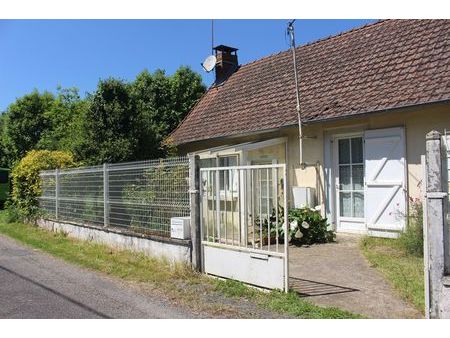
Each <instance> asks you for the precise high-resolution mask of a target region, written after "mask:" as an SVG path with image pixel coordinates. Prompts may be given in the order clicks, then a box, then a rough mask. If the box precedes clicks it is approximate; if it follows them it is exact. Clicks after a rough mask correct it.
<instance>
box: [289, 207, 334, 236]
mask: <svg viewBox="0 0 450 338" xmlns="http://www.w3.org/2000/svg"><path fill="white" fill-rule="evenodd" d="M288 217H289V234H288V238H289V239H290V241H291V242H292V243H293V244H308V245H309V244H314V243H328V242H333V241H334V240H335V238H336V235H335V233H334V232H333V231H332V230H328V223H327V219H326V218H324V217H322V215H321V214H320V208H318V207H317V208H314V209H311V208H306V207H305V208H300V209H290V210H289V213H288Z"/></svg>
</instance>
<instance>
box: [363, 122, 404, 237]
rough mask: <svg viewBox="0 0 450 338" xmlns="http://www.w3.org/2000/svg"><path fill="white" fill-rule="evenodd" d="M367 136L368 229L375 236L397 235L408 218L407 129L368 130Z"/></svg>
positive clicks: (365, 135) (366, 205) (366, 194)
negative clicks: (405, 131) (405, 130)
mask: <svg viewBox="0 0 450 338" xmlns="http://www.w3.org/2000/svg"><path fill="white" fill-rule="evenodd" d="M364 139H365V144H364V152H365V177H366V185H365V217H366V223H367V228H368V232H369V234H370V235H375V236H383V237H396V236H397V235H398V231H401V230H403V228H404V226H405V221H406V219H405V218H406V161H405V134H404V130H403V128H388V129H375V130H367V131H366V132H365V133H364Z"/></svg>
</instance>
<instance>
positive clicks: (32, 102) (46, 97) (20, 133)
mask: <svg viewBox="0 0 450 338" xmlns="http://www.w3.org/2000/svg"><path fill="white" fill-rule="evenodd" d="M54 100H55V98H54V96H53V95H52V94H51V93H49V92H44V93H42V94H41V93H39V92H38V91H37V90H35V91H33V92H32V93H31V94H27V95H24V96H22V97H21V98H19V99H17V100H16V102H14V103H12V104H11V105H10V106H9V107H8V109H7V111H6V113H5V114H6V115H5V117H4V121H3V122H4V125H3V135H2V136H3V137H2V140H3V142H2V143H3V151H4V156H5V161H4V162H6V164H7V165H8V166H12V165H13V164H14V163H16V162H17V161H18V160H20V159H21V158H22V157H23V156H24V155H25V153H26V152H27V151H29V150H31V149H34V148H35V147H36V145H37V143H38V142H39V140H40V138H41V135H42V133H43V132H44V131H45V130H46V129H47V128H48V126H49V122H48V119H47V117H46V113H47V112H48V111H49V110H50V109H51V107H52V105H53V103H54Z"/></svg>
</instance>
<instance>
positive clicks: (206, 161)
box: [199, 158, 216, 168]
mask: <svg viewBox="0 0 450 338" xmlns="http://www.w3.org/2000/svg"><path fill="white" fill-rule="evenodd" d="M199 166H200V168H212V167H216V159H215V158H203V159H200V163H199Z"/></svg>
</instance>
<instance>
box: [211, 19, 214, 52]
mask: <svg viewBox="0 0 450 338" xmlns="http://www.w3.org/2000/svg"><path fill="white" fill-rule="evenodd" d="M211 54H214V19H211Z"/></svg>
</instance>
